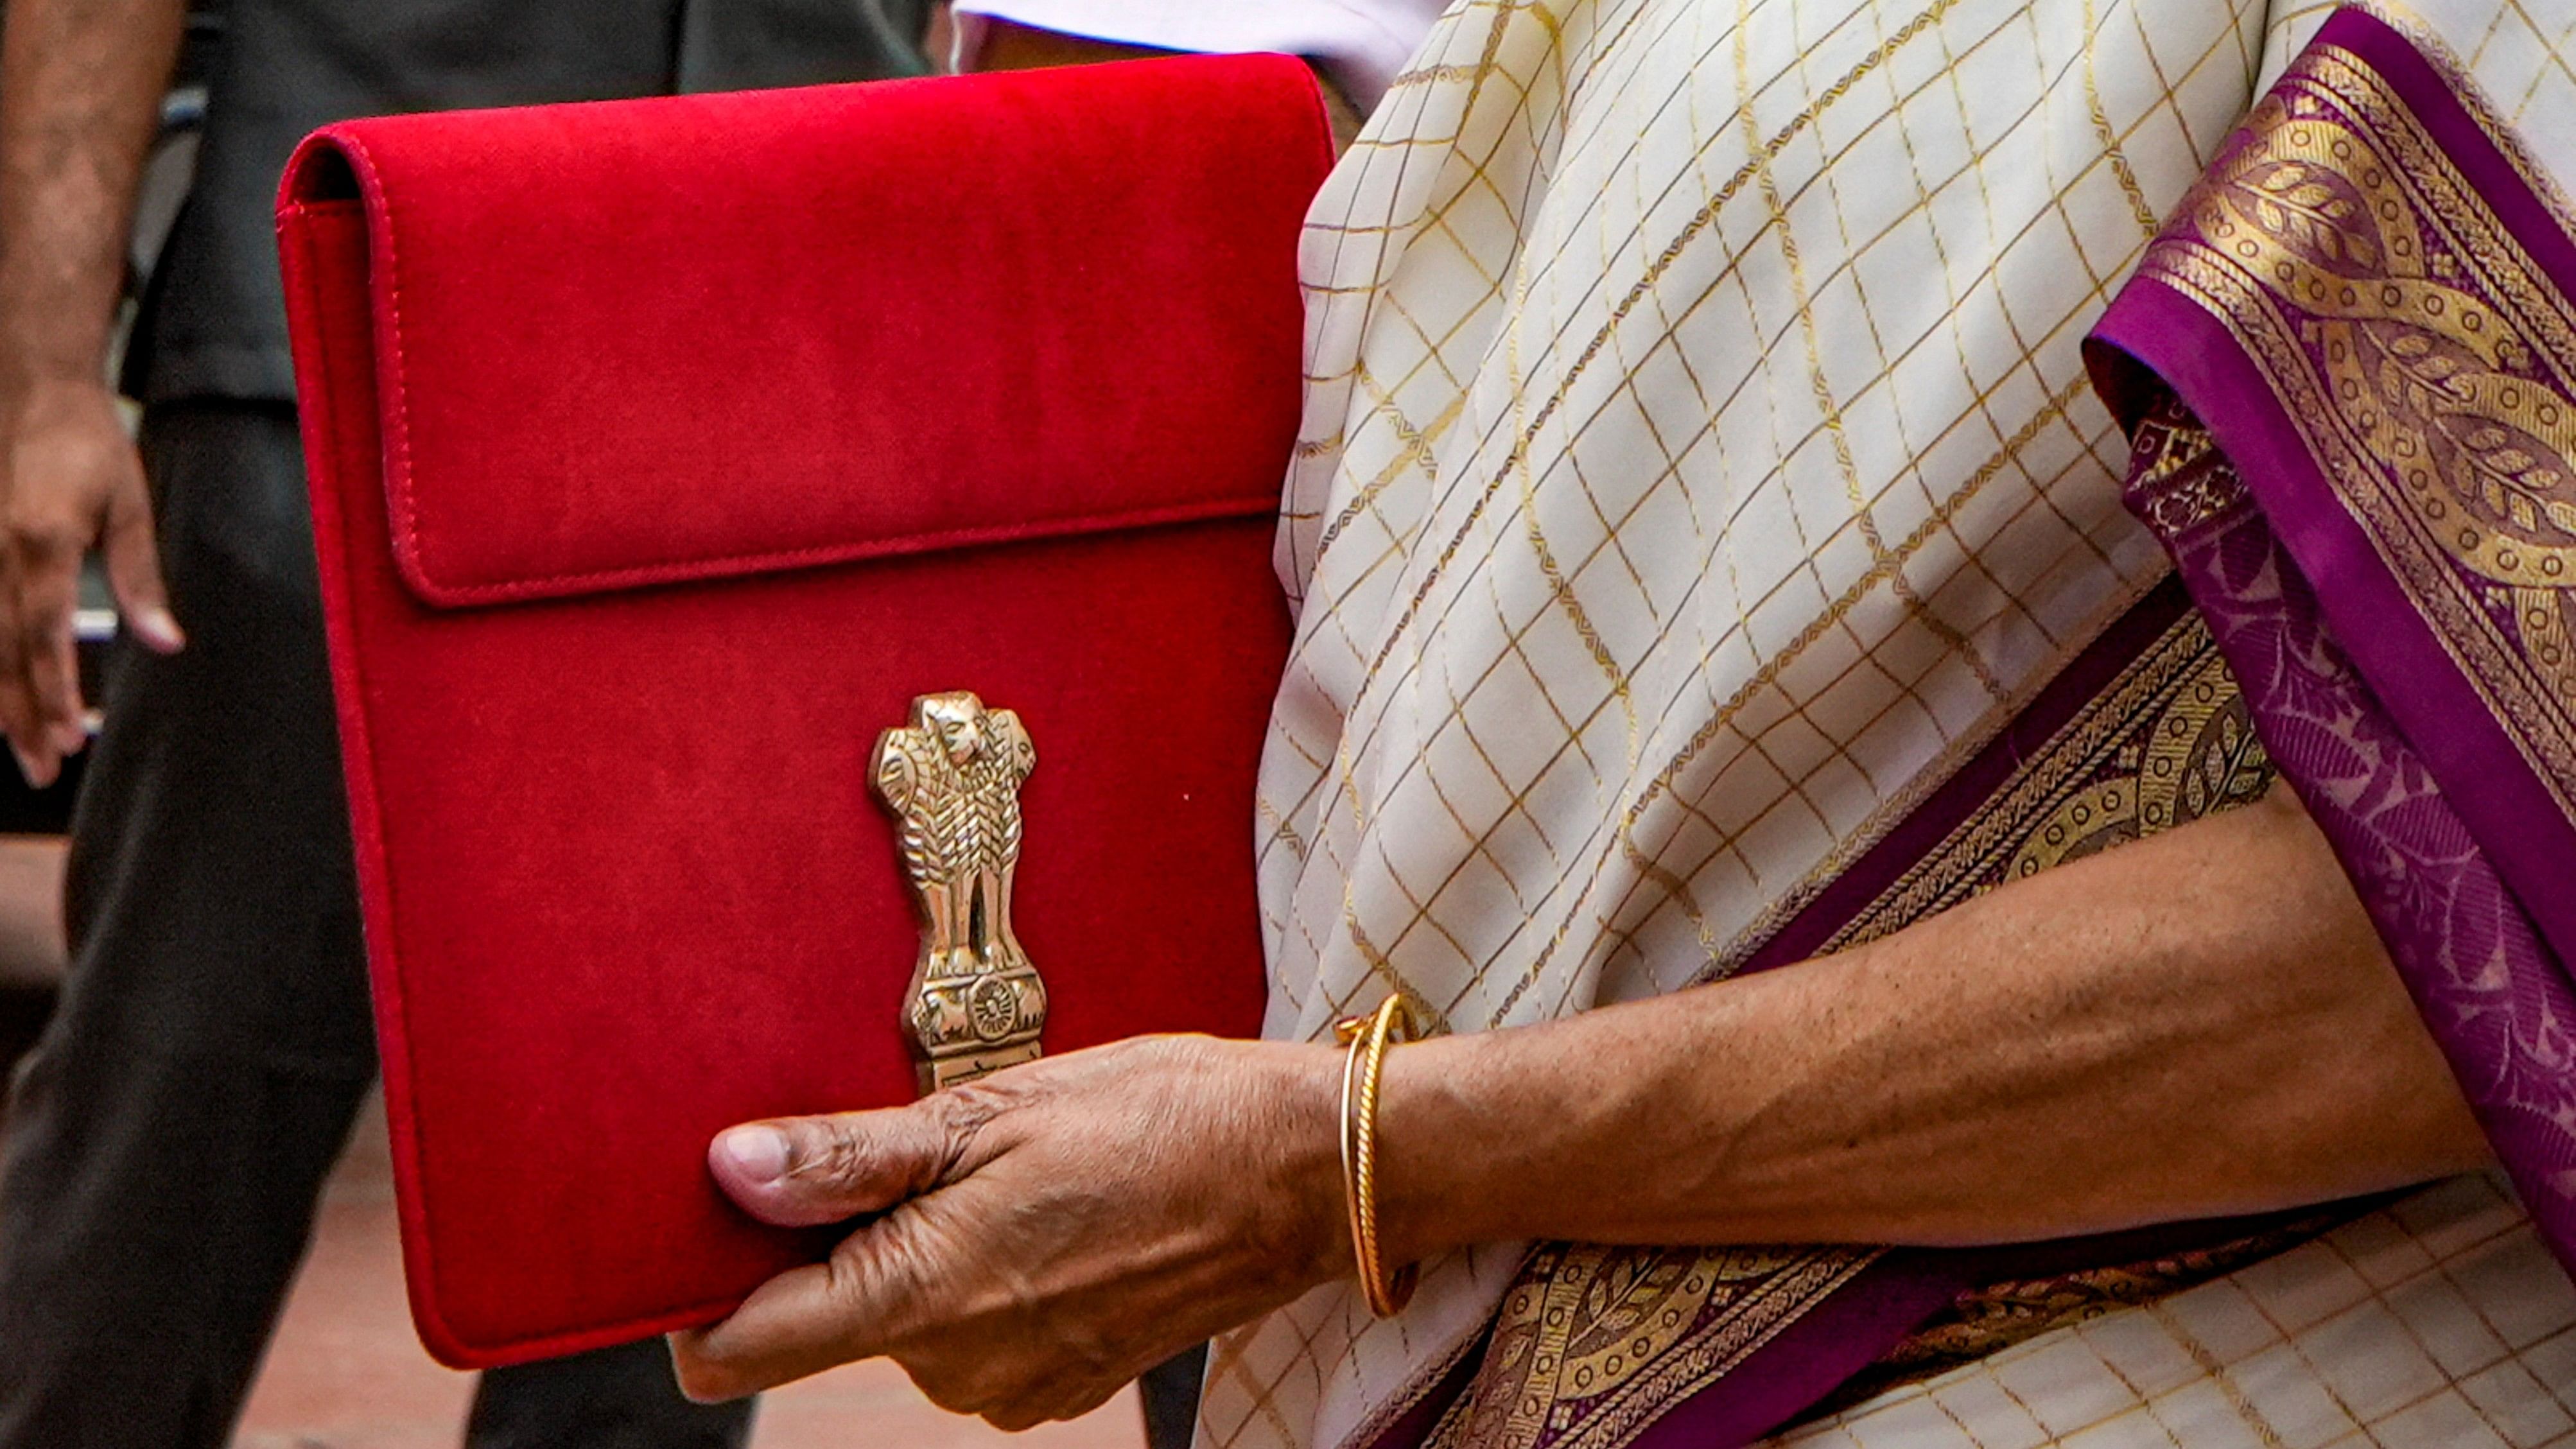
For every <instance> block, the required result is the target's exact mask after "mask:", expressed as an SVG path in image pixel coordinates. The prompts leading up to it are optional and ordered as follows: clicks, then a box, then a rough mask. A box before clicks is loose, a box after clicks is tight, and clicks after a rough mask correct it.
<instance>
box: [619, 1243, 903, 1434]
mask: <svg viewBox="0 0 2576 1449" xmlns="http://www.w3.org/2000/svg"><path fill="white" fill-rule="evenodd" d="M896 1232H899V1230H890V1229H889V1227H888V1226H883V1225H881V1226H879V1227H874V1228H862V1229H860V1230H859V1234H858V1235H857V1236H854V1237H853V1238H852V1239H851V1240H850V1241H848V1242H845V1243H843V1244H842V1245H841V1247H840V1248H839V1249H838V1250H837V1251H835V1252H834V1253H833V1255H832V1256H831V1258H829V1259H828V1260H826V1261H824V1262H821V1263H816V1264H814V1265H812V1266H810V1267H804V1268H791V1269H789V1270H787V1271H786V1272H784V1273H781V1274H779V1275H778V1276H777V1277H775V1278H772V1279H770V1280H769V1281H768V1282H766V1283H763V1284H761V1285H760V1286H759V1287H758V1288H756V1289H754V1290H752V1294H751V1296H750V1297H749V1298H746V1299H744V1300H743V1303H742V1306H741V1307H739V1308H737V1309H735V1310H734V1311H733V1313H732V1316H730V1317H728V1318H726V1319H724V1320H723V1321H722V1322H720V1323H714V1324H710V1325H709V1326H707V1327H705V1328H700V1329H693V1330H689V1331H686V1332H681V1333H675V1334H672V1335H671V1336H670V1345H671V1366H672V1370H673V1372H674V1373H676V1374H677V1375H678V1378H679V1383H680V1391H681V1392H682V1393H685V1394H687V1395H688V1396H689V1397H690V1398H692V1399H696V1400H698V1401H699V1402H701V1403H712V1402H715V1401H718V1400H722V1399H738V1398H740V1397H742V1396H743V1395H745V1394H752V1393H758V1392H760V1391H761V1390H763V1389H770V1388H776V1387H777V1386H778V1385H780V1384H783V1383H788V1382H790V1381H792V1380H795V1379H801V1378H804V1377H806V1376H807V1375H809V1374H818V1373H821V1372H822V1371H823V1370H825V1369H828V1368H837V1367H839V1366H840V1365H842V1364H845V1363H852V1362H855V1361H857V1360H859V1359H863V1358H873V1357H875V1356H877V1355H878V1354H880V1353H883V1352H884V1351H885V1347H886V1344H887V1343H888V1342H889V1339H890V1336H891V1334H892V1333H893V1332H894V1331H895V1329H896V1327H897V1326H898V1325H899V1324H900V1323H902V1322H903V1321H905V1320H906V1319H907V1318H908V1316H909V1309H910V1297H909V1295H910V1288H909V1285H910V1284H911V1283H912V1282H913V1281H914V1277H913V1275H912V1274H911V1273H910V1272H909V1271H907V1270H906V1269H905V1268H904V1267H903V1266H902V1265H903V1262H904V1261H905V1260H906V1255H904V1254H902V1253H900V1252H894V1251H888V1250H887V1248H886V1246H885V1244H884V1243H883V1242H882V1241H881V1240H882V1239H884V1238H887V1237H890V1236H893V1235H895V1233H896Z"/></svg>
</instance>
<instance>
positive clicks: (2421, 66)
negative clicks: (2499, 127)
mask: <svg viewBox="0 0 2576 1449" xmlns="http://www.w3.org/2000/svg"><path fill="white" fill-rule="evenodd" d="M2315 43H2316V44H2319V45H2338V46H2341V47H2343V48H2344V49H2345V50H2348V51H2351V52H2352V53H2353V54H2354V55H2357V56H2359V57H2361V59H2362V61H2363V63H2364V64H2366V65H2368V66H2369V67H2370V68H2371V69H2372V70H2374V71H2376V72H2378V74H2379V78H2380V79H2381V80H2384V81H2386V82H2387V83H2388V85H2389V88H2390V89H2392V90H2394V91H2395V92H2396V93H2397V97H2398V99H2399V100H2401V101H2403V102H2405V104H2406V108H2407V109H2408V110H2410V111H2412V112H2414V114H2415V119H2416V121H2417V122H2418V123H2420V124H2421V125H2422V126H2423V127H2424V129H2425V131H2426V132H2427V133H2428V134H2429V135H2431V137H2432V138H2433V141H2434V144H2436V145H2438V146H2440V147H2441V148H2442V152H2443V154H2444V155H2446V156H2448V157H2449V158H2450V159H2451V162H2452V164H2453V165H2455V166H2457V167H2459V168H2460V170H2461V172H2462V173H2463V174H2464V175H2466V176H2467V177H2468V178H2469V180H2470V182H2471V183H2472V184H2473V185H2475V186H2476V187H2477V188H2478V193H2479V197H2480V199H2481V200H2483V201H2484V202H2485V203H2486V205H2487V209H2488V210H2490V211H2492V212H2494V213H2495V216H2496V219H2497V220H2498V221H2501V222H2503V223H2504V225H2505V227H2506V229H2508V230H2510V231H2511V232H2512V233H2513V236H2514V240H2516V241H2518V242H2520V243H2521V244H2522V246H2523V248H2524V249H2525V250H2526V251H2527V252H2529V253H2530V255H2531V259H2532V260H2533V261H2534V262H2535V263H2537V264H2538V265H2539V267H2540V269H2541V270H2542V271H2544V272H2546V273H2548V274H2549V275H2550V276H2551V277H2553V278H2556V279H2558V280H2559V281H2560V282H2561V283H2562V284H2564V283H2566V282H2568V281H2570V280H2571V279H2576V236H2571V235H2570V234H2569V229H2570V226H2571V225H2576V221H2571V217H2576V211H2571V209H2570V208H2569V207H2568V206H2567V205H2565V203H2564V199H2563V198H2551V197H2546V196H2542V195H2541V194H2539V193H2538V192H2536V191H2534V190H2533V189H2532V187H2531V183H2530V180H2529V176H2530V175H2536V174H2538V163H2537V162H2535V161H2533V160H2532V159H2530V158H2528V157H2525V156H2520V155H2507V154H2506V153H2505V151H2504V150H2502V149H2501V148H2500V147H2499V146H2498V144H2497V138H2496V134H2495V132H2494V131H2493V130H2491V129H2490V123H2489V122H2487V121H2485V120H2482V119H2481V118H2480V117H2479V116H2478V115H2476V114H2474V113H2473V112H2472V111H2471V109H2470V103H2469V102H2467V101H2465V100H2463V99H2462V97H2463V95H2464V93H2467V92H2468V86H2469V83H2468V81H2467V79H2466V76H2465V74H2462V75H2458V76H2453V75H2447V74H2445V73H2444V72H2443V70H2442V68H2441V67H2440V66H2439V65H2437V64H2436V63H2435V62H2434V60H2433V59H2432V57H2433V56H2435V55H2441V56H2447V55H2448V52H2447V51H2446V50H2444V49H2443V48H2442V45H2441V42H2440V41H2439V40H2438V39H2436V38H2434V37H2432V36H2430V35H2424V36H2416V35H2411V34H2409V33H2408V32H2407V31H2405V30H2403V29H2400V28H2399V27H2398V26H2397V25H2396V24H2394V23H2392V22H2391V21H2390V20H2388V19H2387V18H2385V17H2383V16H2380V15H2377V14H2374V13H2372V12H2371V11H2369V10H2366V9H2361V8H2358V7H2355V8H2347V9H2344V10H2341V11H2338V12H2337V13H2336V14H2335V16H2334V18H2333V19H2331V20H2328V21H2327V22H2326V23H2325V26H2324V28H2323V29H2321V30H2319V31H2318V32H2317V37H2316V41H2315Z"/></svg>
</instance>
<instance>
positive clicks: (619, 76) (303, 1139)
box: [0, 0, 927, 1449]
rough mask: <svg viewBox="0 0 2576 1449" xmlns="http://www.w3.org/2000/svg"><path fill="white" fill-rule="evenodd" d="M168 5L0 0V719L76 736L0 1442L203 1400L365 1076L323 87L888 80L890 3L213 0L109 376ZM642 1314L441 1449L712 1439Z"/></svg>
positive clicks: (918, 25)
mask: <svg viewBox="0 0 2576 1449" xmlns="http://www.w3.org/2000/svg"><path fill="white" fill-rule="evenodd" d="M187 8H188V7H187V5H186V3H185V0H12V3H10V4H9V6H8V12H7V21H6V26H7V28H6V41H5V54H0V504H5V506H0V728H5V731H6V733H7V734H8V736H9V739H10V741H11V743H12V746H13V748H14V749H15V751H16V753H17V755H18V758H19V762H20V765H21V768H22V769H23V770H24V771H25V773H26V775H27V777H28V779H29V780H30V782H31V783H34V784H37V785H40V786H41V785H43V784H45V783H47V782H49V781H50V780H52V779H53V778H54V777H55V775H56V774H57V772H58V771H59V769H60V768H61V762H62V759H63V757H64V756H66V755H67V754H70V753H71V752H73V751H76V750H78V749H80V748H81V747H82V744H83V742H84V739H85V726H84V715H85V706H84V703H83V701H82V699H81V698H80V690H79V684H78V679H77V675H76V671H75V668H74V663H73V652H72V615H73V607H74V597H75V589H76V584H77V579H78V572H79V568H80V564H81V559H82V556H83V554H84V553H85V552H86V551H88V550H90V549H92V548H96V549H98V550H99V551H101V552H102V553H103V555H104V559H105V563H106V567H107V574H108V577H109V579H110V581H111V584H112V586H113V589H114V592H115V595H116V601H117V604H118V607H119V610H120V612H121V613H122V616H123V627H124V633H123V638H122V640H121V641H120V644H119V646H118V655H117V657H116V659H115V660H114V662H113V664H112V665H111V668H110V671H109V674H108V680H107V684H106V688H105V694H106V698H105V699H104V701H102V703H103V705H104V713H105V718H106V725H105V729H104V733H103V734H102V736H101V737H100V739H99V741H98V743H97V746H96V751H95V755H94V757H93V758H92V760H91V762H90V764H89V766H88V771H87V779H86V782H85V784H84V785H83V787H82V791H81V798H80V802H79V806H78V810H77V813H76V816H75V819H74V823H73V848H72V857H71V865H70V879H69V884H68V889H67V916H68V923H69V928H70V933H71V942H72V947H73V957H74V959H73V966H72V970H71V975H70V979H69V982H68V984H67V986H66V988H65V991H64V995H63V998H62V1001H61V1003H60V1006H59V1008H58V1010H57V1011H56V1013H55V1015H54V1019H53V1021H52V1023H51V1025H50V1026H49V1027H48V1029H47V1031H46V1034H45V1036H44V1038H43V1040H42V1042H41V1043H40V1045H39V1046H38V1047H37V1049H36V1051H35V1052H34V1054H33V1055H32V1057H31V1058H30V1060H29V1061H28V1063H27V1065H26V1067H25V1069H24V1070H23V1071H22V1073H21V1075H20V1079H19V1081H18V1083H17V1086H16V1095H15V1100H14V1106H13V1108H12V1111H11V1113H10V1130H9V1139H8V1143H7V1152H6V1157H5V1160H0V1449H39V1446H42V1449H60V1446H64V1445H72V1444H78V1445H83V1446H112V1449H126V1446H132V1449H180V1446H191V1449H193V1446H219V1445H221V1444H223V1443H224V1442H225V1441H226V1440H227V1439H228V1438H229V1437H230V1434H231V1430H232V1424H233V1421H234V1419H235V1417H236V1415H237V1414H238V1412H239V1409H240V1406H241V1403H242V1400H243V1397H244V1394H245V1393H246V1391H247V1389H248V1387H249V1384H250V1380H251V1376H252V1373H253V1371H254V1369H255V1368H256V1367H257V1365H258V1362H259V1358H260V1353H261V1350H262V1346H263V1345H264V1343H265V1342H266V1340H267V1337H268V1334H269V1331H270V1329H271V1326H272V1325H273V1323H274V1321H275V1318H276V1315H277V1312H278V1309H279V1307H280V1305H281V1303H282V1301H283V1298H284V1295H285V1291H286V1288H287V1285H288V1282H289V1280H290V1279H291V1277H292V1276H293V1273H294V1270H295V1267H296V1264H297V1262H298V1261H299V1259H300V1258H301V1256H302V1254H303V1251H304V1247H305V1243H306V1239H307V1236H308V1234H309V1231H310V1229H311V1225H312V1217H313V1209H314V1201H315V1195H316V1193H317V1192H318V1190H319V1189H320V1186H321V1183H322V1180H323V1177H324V1175H325V1174H326V1173H327V1172H328V1170H329V1168H330V1166H331V1164H332V1162H333V1160H334V1159H335V1158H336V1157H337V1156H338V1154H339V1151H340V1148H341V1145H342V1143H343V1141H344V1139H345V1138H346V1137H347V1135H348V1132H349V1128H350V1123H351V1121H352V1118H353V1115H354V1114H355V1112H356V1110H357V1108H358V1105H359V1102H360V1099H361V1098H362V1097H363V1096H364V1094H365V1092H366V1090H367V1087H368V1084H369V1082H370V1081H371V1080H372V1078H373V1076H374V1073H375V1070H376V1061H375V1052H374V1046H373V1041H372V1037H371V1035H370V1032H369V1024H368V1013H367V996H366V984H365V974H364V970H363V965H362V957H361V949H360V941H359V930H358V913H357V901H356V895H355V887H354V885H353V881H352V875H351V864H350V854H349V835H348V823H347V818H346V814H345V803H344V800H343V797H342V794H341V783H340V765H339V753H338V742H337V740H336V738H335V735H334V732H333V725H332V712H331V701H330V692H329V683H328V678H327V675H326V672H325V665H324V654H323V644H322V631H321V620H320V613H319V606H318V603H317V601H316V597H315V583H314V576H313V556H312V544H311V533H310V524H309V521H308V519H307V517H306V513H305V500H304V474H303V460H302V455H301V450H300V448H299V446H298V441H297V435H296V425H295V415H294V401H293V398H294V395H293V390H292V384H291V371H290V367H289V364H288V358H287V348H286V330H285V318H284V315H283V310H282V303H281V301H280V294H279V284H278V278H277V263H276V253H275V244H274V240H273V229H272V222H271V201H272V197H273V194H274V192H275V188H276V184H277V177H278V173H279V171H280V170H281V168H282V167H283V165H284V163H285V161H286V158H287V155H288V153H289V151H290V150H291V149H292V148H293V146H294V145H295V143H296V141H297V140H298V139H300V138H301V137H302V136H303V135H304V134H305V133H306V132H307V131H309V130H311V129H312V128H314V127H316V126H319V125H321V124H323V123H325V122H328V121H333V120H337V119H341V118H344V117H349V116H356V115H363V114H379V113H385V112H393V111H415V110H432V109H446V108H454V107H463V106H489V105H510V104H527V103H535V102H546V101H565V100H579V99H594V98H607V97H619V96H640V95H652V94H660V93H668V92H674V91H696V90H721V89H732V88H745V87H755V86H773V85H792V84H802V83H809V82H819V81H830V80H854V79H868V78H875V77H881V76H889V75H900V74H909V73H913V72H916V71H918V70H919V69H921V68H922V62H921V60H920V55H919V50H918V41H919V38H920V36H921V34H922V30H923V22H924V19H925V14H924V12H925V11H926V9H927V0H729V3H725V4H716V3H712V0H551V3H546V0H234V3H232V4H230V5H229V6H228V7H225V10H224V13H223V15H222V19H223V21H224V25H223V29H222V34H221V41H220V50H219V52H218V53H217V55H216V56H214V57H213V59H212V62H211V81H210V85H209V101H208V110H207V118H206V127H205V133H204V137H203V141H202V145H201V150H200V153H199V162H198V166H197V170H196V175H195V180H194V183H193V187H192V189H191V193H190V196H189V200H188V202H187V204H186V207H185V210H184V212H183V214H182V215H181V217H180V219H179V221H178V223H177V225H176V227H175V229H174V231H173V234H172V236H171V240H170V242H169V245H168V248H167V250H166V252H165V253H164V256H163V259H162V262H161V264H160V265H159V266H158V267H157V268H156V269H155V273H154V276H153V279H152V284H151V287H150V289H149V292H148V294H147V296H146V297H145V299H144V305H143V307H142V311H141V316H140V318H139V320H138V323H137V327H136V333H135V337H134V340H133V344H132V346H131V348H130V349H129V352H128V355H127V358H126V365H125V368H124V390H125V391H127V392H128V393H130V394H131V395H132V396H134V397H136V398H138V399H140V400H141V402H142V403H143V412H142V425H141V436H140V442H139V446H138V443H137V442H136V441H135V440H134V439H133V438H131V437H130V436H129V434H128V431H127V428H126V424H125V419H124V417H123V415H122V414H121V412H120V407H119V403H118V397H117V392H118V389H117V387H116V386H115V385H114V384H112V383H111V381H110V379H109V377H108V353H109V346H110V336H111V332H112V329H113V324H114V321H115V315H116V312H117V307H118V297H119V293H120V288H121V285H122V283H123V281H124V279H125V272H126V267H127V261H126V258H127V239H128V231H129V228H130V227H131V225H132V221H133V212H134V198H135V191H136V185H137V177H138V173H139V171H140V169H141V167H142V164H143V160H144V157H145V153H146V149H147V147H148V146H149V144H150V142H151V140H152V138H153V135H154V130H155V123H156V118H157V115H158V109H159V106H160V103H161V99H162V94H163V90H164V88H165V86H166V85H167V84H168V82H169V78H170V75H171V71H172V66H173V63H174V60H175V58H176V56H177V52H178V49H179V46H180V41H181V35H182V31H183V25H184V23H185V19H186V14H185V12H186V10H187ZM749 1425H750V1414H749V1412H748V1410H747V1409H745V1408H740V1407H734V1408H701V1407H697V1406H693V1405H689V1404H687V1403H685V1402H684V1401H683V1400H681V1399H680V1397H679V1396H678V1394H677V1393H676V1391H675V1390H674V1389H673V1388H672V1386H671V1377H670V1370H669V1366H668V1363H667V1361H666V1359H665V1357H664V1353H663V1349H662V1346H661V1345H660V1344H659V1343H658V1342H647V1343H643V1344H638V1345H632V1346H629V1347H627V1348H622V1349H613V1350H607V1351H603V1352H599V1353H593V1354H588V1355H584V1356H581V1357H578V1358H572V1359H566V1360H560V1361H556V1362H553V1363H546V1364H536V1365H530V1366H527V1367H524V1368H518V1369H512V1370H505V1371H499V1372H495V1373H492V1374H488V1375H486V1376H485V1379H484V1381H483V1384H482V1388H481V1391H480V1394H479V1396H478V1398H477V1400H476V1403H475V1407H474V1412H473V1417H472V1420H471V1422H470V1424H469V1426H468V1429H467V1439H468V1442H469V1443H471V1444H473V1445H475V1446H477V1449H519V1446H538V1445H546V1446H561V1445H569V1446H617V1449H629V1446H632V1449H646V1446H715V1445H734V1444H740V1443H741V1442H743V1441H744V1439H745V1438H746V1436H747V1435H748V1432H749Z"/></svg>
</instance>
